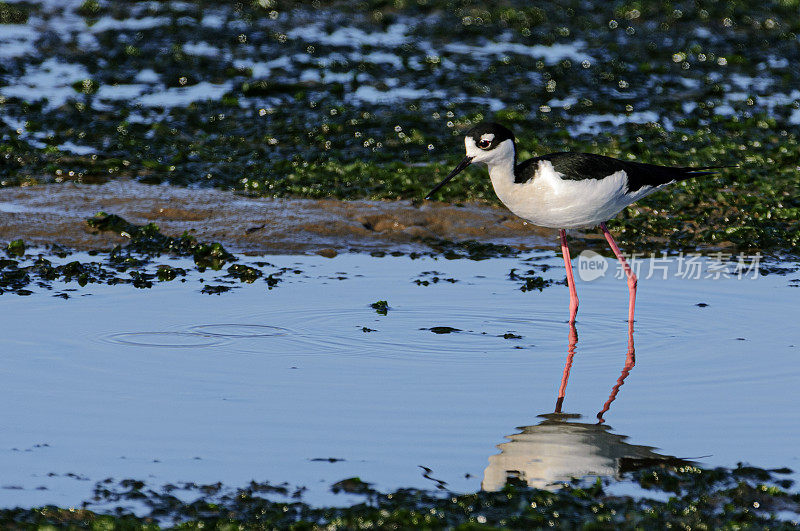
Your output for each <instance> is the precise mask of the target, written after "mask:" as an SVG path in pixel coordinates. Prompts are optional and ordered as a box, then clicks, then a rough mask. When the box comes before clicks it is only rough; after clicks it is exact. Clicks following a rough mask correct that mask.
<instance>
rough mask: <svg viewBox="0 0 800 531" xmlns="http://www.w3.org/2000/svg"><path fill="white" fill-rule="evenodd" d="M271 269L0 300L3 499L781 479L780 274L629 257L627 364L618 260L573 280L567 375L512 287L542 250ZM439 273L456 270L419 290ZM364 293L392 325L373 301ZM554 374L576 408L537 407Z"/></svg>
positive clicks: (534, 301) (551, 335) (553, 321)
mask: <svg viewBox="0 0 800 531" xmlns="http://www.w3.org/2000/svg"><path fill="white" fill-rule="evenodd" d="M526 258H532V259H533V260H532V261H525V259H526ZM268 259H269V260H270V262H272V263H274V264H275V265H276V266H279V267H282V266H287V267H292V268H296V269H295V271H299V272H300V273H297V274H296V275H295V276H294V277H292V279H289V280H286V281H285V282H284V283H282V284H281V285H280V286H279V287H278V288H276V289H273V290H269V291H268V290H267V289H266V287H265V285H264V283H259V282H257V283H254V284H252V285H243V287H241V288H239V289H235V290H233V291H231V292H229V293H226V294H223V295H221V296H216V295H211V296H210V295H205V294H201V293H200V292H199V289H198V287H199V285H198V284H197V283H196V282H193V281H192V280H190V281H189V282H187V283H186V284H181V283H178V282H175V281H173V282H172V283H159V284H156V285H155V287H154V288H152V289H150V290H136V289H133V288H131V287H126V286H116V287H109V286H102V285H91V286H90V287H89V288H86V290H87V291H81V292H76V294H74V295H73V297H72V298H70V299H69V300H62V299H55V298H52V297H49V296H47V295H46V294H44V293H37V294H34V295H32V296H29V297H16V296H7V297H2V298H0V307H2V312H3V315H4V316H5V317H4V321H5V326H4V330H5V332H4V333H5V338H4V345H5V348H4V351H5V354H4V356H3V358H4V361H3V364H2V368H0V388H2V389H3V391H2V393H3V402H4V404H5V406H4V408H3V412H2V414H1V415H0V418H2V425H3V427H4V429H3V430H2V431H0V477H2V478H3V479H2V484H1V485H0V486H2V487H3V488H2V490H0V498H2V500H3V505H5V506H13V505H15V504H21V505H34V504H41V503H51V502H52V503H57V504H60V505H62V506H65V505H70V504H77V503H79V502H80V501H82V500H84V499H86V498H88V496H89V492H90V488H91V487H92V485H93V484H94V482H95V481H99V480H102V479H104V478H106V477H114V478H116V479H121V478H125V477H135V478H139V479H145V480H147V481H148V482H151V483H153V484H161V483H167V482H175V481H183V480H186V481H197V482H216V481H222V482H224V483H226V484H231V485H238V484H243V483H246V482H248V481H250V480H251V479H258V480H269V481H271V482H281V481H286V482H288V483H290V484H292V485H303V486H306V487H308V488H309V489H310V490H309V492H308V500H309V501H310V502H312V503H324V502H330V501H331V499H330V498H331V496H333V495H332V494H330V493H329V491H328V488H329V486H330V484H331V483H333V482H335V481H338V480H340V479H342V478H344V477H350V476H360V477H361V478H362V479H363V480H365V481H369V482H373V483H375V484H376V486H377V487H379V488H381V489H392V488H397V487H404V486H416V487H425V488H435V487H436V486H437V485H438V484H440V483H439V482H437V481H434V480H432V479H429V478H435V480H439V481H440V482H446V487H447V488H449V489H453V490H455V491H471V490H475V489H479V488H481V486H482V485H483V486H484V488H488V489H493V488H497V486H499V485H500V484H502V483H503V482H504V481H505V478H507V477H509V476H517V477H522V478H523V479H525V480H526V481H528V482H529V483H530V484H532V485H536V486H546V485H551V484H552V483H554V482H558V481H566V480H568V479H569V478H570V477H571V476H582V475H586V474H595V475H603V476H610V477H614V476H617V475H618V474H619V473H620V472H621V471H622V470H624V469H625V467H626V466H632V464H635V460H636V459H659V458H660V457H661V456H674V457H678V458H688V459H694V460H696V461H698V462H700V463H701V464H704V465H734V464H735V463H736V462H737V461H742V460H744V461H749V462H750V463H752V464H754V465H760V466H764V467H771V466H789V467H790V468H794V469H797V468H798V457H800V454H798V452H797V445H796V441H797V439H798V436H800V428H799V427H798V426H800V422H798V420H800V419H798V413H797V408H796V401H795V398H794V390H795V387H796V382H797V379H798V376H800V374H798V372H799V371H798V365H797V363H796V360H797V355H798V350H797V349H798V345H800V337H798V331H797V328H796V327H795V326H794V315H795V314H796V310H797V299H796V293H795V290H796V288H792V287H789V285H790V277H786V276H777V275H769V276H762V277H759V278H756V279H752V278H745V279H738V278H735V276H734V277H733V278H720V279H713V278H708V279H702V278H701V279H685V278H680V277H678V276H676V272H677V269H676V267H677V264H676V262H675V261H672V262H671V263H670V266H669V267H670V270H669V272H668V275H667V279H662V278H661V274H660V273H659V274H656V275H653V277H652V278H650V279H647V278H645V277H646V276H647V270H646V269H643V272H640V276H641V277H642V280H641V281H640V289H639V299H638V307H637V316H636V317H637V321H636V327H635V332H634V335H633V340H634V347H635V354H633V355H631V353H630V349H629V337H628V333H627V325H626V322H625V318H626V313H627V308H626V305H627V292H626V286H625V282H624V281H622V280H616V279H614V278H610V277H612V276H613V275H612V273H613V271H614V269H613V268H614V266H613V264H612V265H611V267H610V268H609V270H608V274H607V277H604V278H601V279H598V280H594V281H591V282H579V285H578V289H579V295H580V296H581V309H580V312H579V321H578V323H577V343H576V344H575V345H574V349H573V350H574V352H573V356H572V359H571V366H570V372H569V379H568V382H564V380H563V376H564V367H565V363H566V362H567V359H568V354H569V352H568V351H569V346H570V339H571V337H570V329H569V326H568V325H567V323H566V316H567V302H568V294H567V290H566V288H565V287H564V286H561V285H554V286H551V287H547V288H545V289H544V290H543V291H542V292H539V291H536V290H534V291H530V292H522V291H520V290H519V289H518V288H519V284H520V283H519V282H518V281H510V280H509V279H508V274H509V271H510V270H511V269H512V268H517V272H519V271H520V270H525V269H529V268H530V267H532V264H537V265H538V264H549V265H553V266H554V267H553V269H550V270H549V271H548V272H547V273H545V275H544V276H545V277H546V278H547V277H552V278H555V279H559V278H561V277H562V276H563V266H561V267H559V262H560V259H559V258H557V257H553V256H552V255H551V254H548V253H537V254H534V255H530V256H528V257H522V258H513V259H511V258H509V259H499V258H498V259H490V260H484V261H468V260H453V261H448V260H443V259H438V260H436V259H432V258H423V259H418V260H410V259H408V258H407V257H385V258H373V257H369V256H366V255H340V256H338V257H336V258H334V259H331V260H329V259H324V258H321V257H309V256H273V257H269V258H268ZM701 264H702V266H703V268H704V269H703V275H701V276H705V275H706V274H707V271H708V267H710V265H711V261H710V260H709V259H702V260H701ZM176 265H180V263H179V262H178V261H176ZM431 271H436V272H437V274H432V273H430V272H431ZM425 272H428V273H425ZM423 273H424V274H423ZM194 275H197V274H196V273H194ZM434 276H438V277H439V278H440V279H446V278H449V279H454V280H456V282H448V281H445V280H440V281H439V282H438V283H432V282H431V283H429V285H428V286H424V285H417V284H415V283H414V282H413V281H414V280H419V279H420V278H427V279H432V278H433V277H434ZM712 276H713V274H712ZM190 278H191V275H190ZM80 294H86V295H85V296H79V295H80ZM378 300H386V301H387V302H388V304H389V310H388V312H387V315H386V316H382V315H379V314H378V313H377V312H376V311H375V310H374V309H372V308H370V304H371V303H373V302H376V301H378ZM698 303H703V304H707V306H705V307H700V306H697V304H698ZM433 327H450V328H452V329H458V330H460V331H451V333H434V332H432V331H431V330H429V329H430V328H433ZM365 329H367V330H372V331H365ZM439 331H441V330H439ZM507 334H511V335H508V336H506V335H507ZM503 336H506V337H503ZM513 336H521V337H520V338H515V337H513ZM572 339H574V338H572ZM516 347H522V348H516ZM634 362H635V364H634ZM622 377H624V378H622ZM563 383H566V387H564V390H565V397H564V399H563V403H562V405H561V409H562V412H563V413H565V414H570V415H568V416H560V417H559V416H555V417H554V416H549V417H542V416H540V415H542V414H550V413H553V412H554V410H555V408H556V401H557V397H558V395H559V389H560V388H561V387H562V384H563ZM610 399H613V400H610ZM601 411H602V412H603V414H602V417H603V419H604V421H605V422H604V424H602V425H598V424H597V415H598V413H599V412H601ZM498 445H500V446H499V447H498ZM650 447H652V448H650ZM498 448H499V450H498ZM328 458H334V459H337V460H338V459H341V460H342V461H336V462H330V461H329V460H328ZM421 467H427V468H429V469H431V471H430V472H428V473H426V472H425V470H424V469H423V468H421ZM70 474H72V476H70ZM423 475H427V476H429V477H428V478H426V477H424V476H423ZM42 487H44V490H40V488H42ZM335 499H336V500H338V498H335Z"/></svg>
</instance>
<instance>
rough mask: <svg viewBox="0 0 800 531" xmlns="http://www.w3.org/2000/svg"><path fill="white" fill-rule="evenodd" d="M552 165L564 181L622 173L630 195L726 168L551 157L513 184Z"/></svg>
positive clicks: (519, 171) (526, 168) (534, 163)
mask: <svg viewBox="0 0 800 531" xmlns="http://www.w3.org/2000/svg"><path fill="white" fill-rule="evenodd" d="M543 160H546V161H549V162H550V163H551V164H552V165H553V169H554V170H555V171H557V172H558V173H560V174H561V175H563V178H564V179H570V180H574V181H580V180H583V179H603V178H605V177H608V176H609V175H611V174H613V173H616V172H618V171H620V170H622V171H624V172H625V175H627V176H628V190H627V191H628V192H635V191H636V190H639V189H640V188H642V187H644V186H660V185H662V184H667V183H669V182H672V181H682V180H684V179H691V178H692V177H697V176H700V175H711V174H713V173H717V172H714V171H703V170H710V169H714V168H722V167H724V166H705V167H702V168H687V167H669V166H658V165H656V164H644V163H641V162H629V161H626V160H618V159H612V158H611V157H604V156H603V155H594V154H592V153H571V152H561V153H551V154H549V155H543V156H541V157H535V158H532V159H529V160H526V161H525V162H523V163H521V164H519V165H518V166H517V167H516V169H515V171H514V176H515V178H514V182H517V183H524V182H527V181H529V180H531V179H533V176H534V173H535V172H536V169H537V167H538V166H539V162H540V161H543Z"/></svg>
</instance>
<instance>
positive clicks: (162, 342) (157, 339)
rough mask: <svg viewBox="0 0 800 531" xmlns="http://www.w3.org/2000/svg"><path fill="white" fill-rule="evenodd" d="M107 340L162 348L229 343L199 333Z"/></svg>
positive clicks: (123, 334) (115, 336)
mask: <svg viewBox="0 0 800 531" xmlns="http://www.w3.org/2000/svg"><path fill="white" fill-rule="evenodd" d="M105 339H106V340H107V341H110V342H112V343H118V344H121V345H130V346H136V347H161V348H197V347H213V346H216V345H220V344H222V343H225V342H227V341H226V339H225V338H224V337H220V336H212V335H210V334H200V333H197V332H121V333H118V334H111V335H109V336H107V337H106V338H105Z"/></svg>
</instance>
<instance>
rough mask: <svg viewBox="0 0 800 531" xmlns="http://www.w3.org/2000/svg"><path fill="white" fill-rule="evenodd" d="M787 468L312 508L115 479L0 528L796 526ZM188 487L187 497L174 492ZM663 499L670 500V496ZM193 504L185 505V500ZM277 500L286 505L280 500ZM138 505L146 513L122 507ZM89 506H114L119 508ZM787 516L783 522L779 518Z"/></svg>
mask: <svg viewBox="0 0 800 531" xmlns="http://www.w3.org/2000/svg"><path fill="white" fill-rule="evenodd" d="M786 472H788V471H787V470H785V469H779V470H764V469H760V468H753V467H747V466H743V465H739V466H737V467H736V468H734V469H725V468H715V469H702V468H697V467H694V466H664V467H657V468H649V469H645V470H642V471H640V472H636V473H633V474H631V475H629V476H628V478H629V479H630V480H631V481H632V482H633V483H635V484H637V485H638V487H640V488H642V489H645V491H646V492H652V493H654V494H657V493H658V494H661V496H658V498H664V499H665V500H666V501H661V500H660V499H651V498H648V497H646V496H636V497H634V496H627V495H623V496H617V495H613V494H611V493H609V492H608V491H607V490H606V487H607V485H608V483H607V481H603V480H600V479H598V480H596V481H594V482H587V481H577V480H576V481H573V482H572V483H570V484H565V485H564V486H563V487H562V488H560V489H558V490H555V491H548V490H539V489H532V488H528V487H526V486H525V485H524V484H522V483H520V482H516V483H509V484H507V485H506V486H505V487H504V488H503V489H501V490H500V491H498V492H485V491H480V492H476V493H472V494H454V493H447V492H442V491H438V492H430V491H425V490H418V489H399V490H397V491H395V492H391V493H382V492H379V491H377V490H375V489H374V488H373V487H372V486H371V484H370V483H368V482H365V481H363V480H361V479H360V478H348V479H345V480H342V481H339V482H337V483H335V484H334V485H333V486H332V490H333V491H334V492H345V493H347V494H348V495H350V496H360V497H361V498H362V500H361V501H359V502H357V503H355V504H352V505H344V506H342V505H339V506H336V507H314V506H311V505H309V504H307V503H305V502H303V501H302V495H303V490H304V489H302V488H301V489H295V490H292V489H290V488H289V487H288V486H287V485H285V484H281V485H273V484H270V483H268V482H263V483H259V482H251V483H250V484H249V485H247V486H245V487H243V488H239V489H228V488H225V487H224V486H223V485H222V484H220V483H216V484H212V485H198V484H194V483H189V484H182V485H180V486H177V485H165V486H163V487H162V488H161V489H160V490H158V489H155V488H150V487H149V486H147V485H146V484H145V483H144V482H142V481H137V480H130V479H128V480H123V481H120V482H118V483H117V482H114V481H113V480H111V479H108V480H105V481H103V482H102V483H98V484H97V485H96V487H95V491H94V497H93V499H92V500H91V501H90V502H86V503H84V505H83V507H82V508H79V509H78V508H69V509H64V508H60V507H55V506H47V507H39V508H33V509H21V508H17V509H0V527H3V528H21V527H42V526H55V527H62V528H77V529H100V528H115V529H116V528H125V529H128V528H131V529H133V528H136V529H139V528H142V527H146V528H158V527H169V526H170V525H173V526H175V527H182V528H192V529H194V528H210V529H220V528H225V529H227V528H236V527H239V528H241V527H246V528H251V527H255V528H270V529H418V528H425V529H452V528H459V529H493V528H510V529H533V528H560V529H575V528H576V527H582V528H585V529H663V528H679V529H689V528H699V529H716V528H731V529H751V528H766V527H769V528H771V529H796V528H797V527H798V523H797V522H796V521H791V520H790V519H789V515H791V514H795V515H796V514H798V511H800V494H797V493H793V492H790V491H787V490H786V489H788V488H789V487H790V486H791V481H789V480H787V479H785V478H782V477H781V476H782V475H783V474H785V473H786ZM177 490H180V491H182V495H181V496H180V497H178V496H176V494H175V491H177ZM665 495H666V496H665ZM187 499H188V500H191V501H188V502H186V501H183V500H187ZM277 500H279V501H277ZM131 502H136V504H137V505H138V506H139V507H144V511H141V510H140V511H139V513H140V515H135V514H133V513H132V512H130V510H129V509H127V508H125V506H126V505H128V504H130V503H131ZM92 504H97V505H103V506H104V507H116V509H115V510H114V511H115V512H114V513H113V514H102V513H100V512H95V511H92V510H91V509H90V507H91V505H92ZM779 514H780V515H781V519H779V518H778V515H779Z"/></svg>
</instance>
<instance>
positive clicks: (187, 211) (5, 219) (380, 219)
mask: <svg viewBox="0 0 800 531" xmlns="http://www.w3.org/2000/svg"><path fill="white" fill-rule="evenodd" d="M101 210H102V211H105V212H108V213H110V214H117V215H120V216H122V217H123V218H125V219H127V220H128V221H131V222H133V223H137V224H141V223H149V222H153V223H156V224H157V225H158V226H159V227H160V228H161V231H162V232H163V233H164V234H169V235H180V234H182V233H183V232H184V231H188V232H189V233H190V234H192V235H194V236H196V237H197V238H199V239H201V240H206V241H219V242H221V243H223V244H224V245H226V246H228V247H229V248H230V249H231V250H235V251H239V252H245V253H257V254H262V253H263V254H268V253H302V252H318V251H321V250H326V251H325V252H328V253H330V252H331V251H330V250H338V251H343V250H344V251H346V250H355V251H369V250H408V251H410V250H422V249H424V248H426V247H427V246H426V245H425V244H424V240H425V239H428V238H434V239H447V240H453V241H460V240H477V241H481V242H491V243H498V244H507V245H517V246H525V247H529V248H535V247H548V248H551V247H553V242H554V241H555V236H556V231H553V230H550V229H543V228H539V227H535V226H533V225H530V224H528V223H526V222H525V221H523V220H521V219H519V218H517V217H515V216H514V215H513V214H511V213H510V212H508V211H507V210H505V209H503V208H500V207H494V206H490V205H484V204H476V203H466V204H464V205H451V204H447V203H435V202H425V203H422V204H419V205H414V204H412V203H411V202H410V201H340V200H334V199H324V200H315V199H270V198H254V197H246V196H243V195H239V194H235V193H233V192H227V191H221V190H214V189H188V188H180V187H172V186H154V185H146V184H142V183H139V182H136V181H129V180H116V181H111V182H108V183H106V184H101V185H88V184H75V183H64V184H50V185H37V186H27V187H20V188H5V189H0V241H10V240H14V239H17V238H21V239H23V240H25V242H26V243H27V244H29V245H45V244H51V243H57V244H59V245H62V246H67V247H70V248H74V249H78V250H88V249H96V248H102V247H106V246H108V245H111V244H115V243H124V242H125V238H124V237H120V236H117V235H114V234H111V233H98V232H97V231H95V230H93V229H91V228H90V227H89V226H88V225H87V224H86V222H85V220H86V218H88V217H91V216H93V215H94V214H96V213H97V212H98V211H101Z"/></svg>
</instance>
